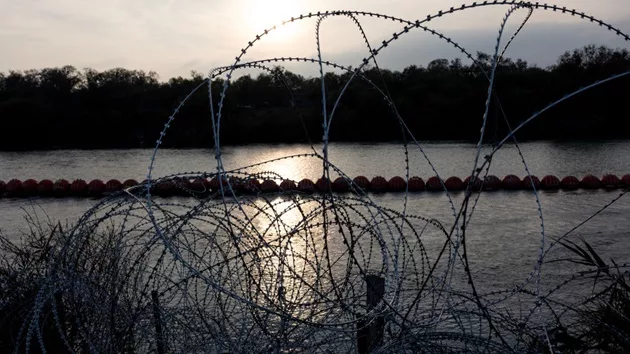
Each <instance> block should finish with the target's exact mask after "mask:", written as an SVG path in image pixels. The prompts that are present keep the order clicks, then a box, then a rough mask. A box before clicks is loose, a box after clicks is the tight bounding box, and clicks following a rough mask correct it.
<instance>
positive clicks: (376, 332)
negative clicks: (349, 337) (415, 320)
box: [357, 275, 385, 354]
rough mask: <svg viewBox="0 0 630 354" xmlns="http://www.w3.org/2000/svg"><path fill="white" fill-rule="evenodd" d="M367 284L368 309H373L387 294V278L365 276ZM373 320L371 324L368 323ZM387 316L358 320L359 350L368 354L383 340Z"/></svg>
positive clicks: (362, 353) (363, 353)
mask: <svg viewBox="0 0 630 354" xmlns="http://www.w3.org/2000/svg"><path fill="white" fill-rule="evenodd" d="M365 282H366V285H367V310H368V311H371V310H373V309H374V308H375V307H376V306H377V305H378V303H379V302H380V301H381V300H383V296H385V279H384V278H382V277H379V276H377V275H368V276H366V277H365ZM370 320H371V322H372V323H371V324H370V325H369V326H368V323H369V322H370ZM384 329H385V317H384V316H383V315H379V316H378V317H376V318H372V319H370V318H362V319H359V321H358V322H357V351H358V352H359V354H368V353H370V352H371V351H372V350H374V349H375V348H376V347H378V346H379V345H381V343H382V342H383V332H384Z"/></svg>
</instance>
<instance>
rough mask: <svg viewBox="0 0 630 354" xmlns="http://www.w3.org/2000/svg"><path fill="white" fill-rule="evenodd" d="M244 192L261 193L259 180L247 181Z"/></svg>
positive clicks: (251, 179)
mask: <svg viewBox="0 0 630 354" xmlns="http://www.w3.org/2000/svg"><path fill="white" fill-rule="evenodd" d="M243 190H245V191H246V192H250V193H258V192H259V191H260V181H259V180H258V179H257V178H250V179H247V180H245V183H244V187H243Z"/></svg>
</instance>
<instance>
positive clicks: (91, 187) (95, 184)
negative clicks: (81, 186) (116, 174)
mask: <svg viewBox="0 0 630 354" xmlns="http://www.w3.org/2000/svg"><path fill="white" fill-rule="evenodd" d="M87 190H88V194H89V195H91V196H94V197H97V196H100V195H101V194H103V192H105V183H103V181H101V180H100V179H94V180H92V181H90V183H88V186H87Z"/></svg>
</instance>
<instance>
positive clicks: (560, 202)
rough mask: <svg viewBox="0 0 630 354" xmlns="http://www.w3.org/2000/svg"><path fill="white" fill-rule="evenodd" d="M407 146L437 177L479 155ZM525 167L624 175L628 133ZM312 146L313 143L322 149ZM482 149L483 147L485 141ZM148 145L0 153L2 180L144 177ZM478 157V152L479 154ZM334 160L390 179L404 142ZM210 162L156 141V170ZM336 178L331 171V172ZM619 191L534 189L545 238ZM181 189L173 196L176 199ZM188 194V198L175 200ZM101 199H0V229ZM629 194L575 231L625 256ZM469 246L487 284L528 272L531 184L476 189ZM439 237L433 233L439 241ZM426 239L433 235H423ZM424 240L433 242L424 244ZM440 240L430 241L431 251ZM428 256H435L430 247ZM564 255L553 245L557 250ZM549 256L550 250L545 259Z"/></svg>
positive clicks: (305, 160)
mask: <svg viewBox="0 0 630 354" xmlns="http://www.w3.org/2000/svg"><path fill="white" fill-rule="evenodd" d="M421 147H422V151H421V150H420V148H419V147H417V146H409V164H410V168H409V169H410V171H409V173H410V175H418V176H421V177H423V178H424V179H425V180H426V179H427V178H428V177H430V176H432V175H434V174H435V173H434V172H432V167H431V166H430V165H429V163H428V162H427V160H426V159H425V157H424V155H423V152H424V154H426V156H427V157H428V158H429V160H430V161H431V163H432V164H433V167H434V168H435V170H436V171H437V172H438V173H439V175H440V176H442V177H443V178H446V177H449V176H453V175H454V176H459V177H461V178H463V177H465V176H467V175H468V174H469V173H470V171H471V170H472V162H473V159H474V156H475V152H476V149H475V146H474V145H473V144H466V143H458V142H442V143H425V144H422V145H421ZM520 147H521V149H522V154H523V157H524V159H525V161H527V165H528V168H529V171H530V172H531V173H532V174H534V175H538V176H540V177H542V176H543V175H546V174H554V175H557V176H559V177H563V176H565V175H575V176H578V178H579V177H581V176H583V175H585V174H588V173H591V174H594V175H597V176H602V175H603V174H605V173H615V174H617V175H623V174H625V173H630V153H628V152H630V141H612V142H610V141H609V142H588V143H586V142H573V143H566V142H527V143H522V144H521V145H520ZM319 149H320V147H318V146H316V147H315V150H317V151H318V152H320V151H319ZM483 150H484V151H483V153H482V158H483V155H484V154H486V153H487V152H488V151H489V147H484V149H483ZM312 151H313V150H312V149H311V147H310V146H308V145H250V146H230V147H225V148H223V149H222V157H223V163H224V165H225V168H226V169H228V170H229V169H233V168H239V167H243V166H248V165H251V164H254V163H258V162H264V161H268V160H273V159H277V158H281V157H283V156H289V155H298V154H309V153H311V152H312ZM151 155H152V150H150V149H141V150H97V151H87V150H60V151H35V152H0V166H1V168H0V180H4V181H8V180H9V179H11V178H20V179H22V180H24V179H26V178H35V179H43V178H50V179H58V178H66V179H68V180H72V179H74V178H82V179H86V180H89V179H92V178H99V179H102V180H107V179H110V178H117V179H120V180H123V179H127V178H135V179H139V180H141V179H144V178H145V176H146V171H147V166H148V165H149V162H150V160H151ZM482 160H483V159H482ZM330 161H331V162H332V163H333V164H335V166H337V167H338V168H339V169H341V170H342V171H343V172H344V173H346V174H347V175H348V176H350V177H354V176H357V175H365V176H368V177H369V178H371V177H373V176H376V175H382V176H384V177H386V178H391V177H392V176H395V175H401V176H404V175H405V173H406V169H405V150H404V147H403V145H402V144H393V143H392V144H331V146H330ZM215 170H216V161H215V157H214V151H213V150H212V149H190V150H160V151H159V152H158V154H157V158H156V160H155V164H154V173H153V176H154V177H160V176H165V175H169V174H174V173H181V172H191V171H210V172H212V171H215ZM249 171H251V172H256V171H273V172H277V173H279V174H280V175H282V176H283V177H285V178H290V179H293V180H300V179H302V178H311V179H317V178H318V177H320V176H321V174H322V161H321V160H320V159H318V158H314V157H295V158H289V159H283V160H280V161H276V162H273V163H269V164H263V165H260V166H256V167H253V168H250V169H249ZM490 173H491V174H494V175H497V176H499V177H502V176H504V175H506V174H516V175H519V176H522V175H524V174H525V169H524V166H523V163H522V161H521V158H520V156H519V154H518V151H517V149H516V147H515V146H512V145H508V146H505V147H504V148H502V149H501V150H500V151H499V152H498V153H497V154H496V155H495V156H494V158H493V159H492V164H491V169H490ZM332 177H333V178H334V177H335V176H332ZM621 192H622V190H615V191H606V190H595V191H590V190H577V191H556V192H546V191H542V192H540V193H539V198H540V202H541V206H542V212H543V220H544V231H545V236H546V237H547V238H546V242H547V243H546V245H547V246H548V244H549V240H550V239H549V237H559V236H561V235H563V234H564V233H566V232H567V231H569V230H570V229H571V228H573V227H574V226H575V225H577V224H579V223H580V222H582V221H584V220H586V219H587V218H589V217H590V216H592V215H593V214H595V213H597V212H598V211H600V209H602V207H603V206H605V205H606V204H608V203H610V202H611V201H612V200H613V199H614V198H616V197H618V196H619V195H620V193H621ZM369 197H370V198H371V199H372V201H373V202H374V203H376V204H378V205H381V206H385V207H388V208H392V209H394V210H402V209H403V207H404V205H405V200H404V198H403V195H402V194H396V193H385V194H372V195H370V196H369ZM451 197H452V200H453V205H454V206H455V208H459V203H460V202H461V201H462V199H463V194H462V193H454V194H453V195H452V196H451ZM177 199H178V198H172V200H177ZM181 202H182V203H186V201H185V200H183V199H182V200H181ZM97 203H98V200H93V199H75V198H67V199H54V198H35V199H30V200H27V199H10V198H3V199H0V229H1V230H2V232H3V233H4V234H5V235H8V236H9V237H10V238H13V239H17V238H19V237H20V234H21V233H22V232H25V231H26V230H27V229H28V227H27V223H26V222H25V219H24V217H25V215H27V213H28V214H30V215H37V216H38V217H40V218H44V217H47V218H50V219H51V220H52V221H54V222H56V221H61V222H69V223H72V222H73V221H75V220H77V218H78V217H79V216H81V215H82V214H83V213H84V212H85V211H86V210H88V209H89V208H90V207H91V206H93V205H95V204H97ZM406 208H407V209H406V210H407V212H408V213H411V214H415V215H420V216H423V217H428V218H435V219H437V220H439V221H440V222H441V223H442V224H443V225H444V226H445V227H446V228H447V229H448V228H449V227H450V226H452V225H453V222H454V218H453V211H452V208H451V204H450V202H449V199H448V198H447V196H446V195H445V194H444V193H429V192H423V193H417V194H411V195H409V198H408V199H407V201H406ZM628 215H630V198H628V197H625V196H624V197H621V198H620V199H619V200H618V201H616V202H615V203H614V204H612V205H611V206H610V207H608V208H606V209H605V210H604V211H602V212H600V213H599V214H598V215H597V216H596V217H594V218H593V219H592V220H590V221H589V222H587V223H586V224H584V225H583V226H582V227H580V228H579V229H577V230H576V231H575V232H574V233H573V234H572V236H571V239H573V240H577V239H578V238H584V239H586V240H587V241H588V242H590V243H591V244H592V245H593V246H594V247H595V249H596V250H597V251H598V252H599V253H600V254H601V255H603V256H604V257H605V259H610V258H613V259H615V260H616V261H617V262H618V263H624V262H627V261H629V258H630V257H629V255H628V253H627V250H628V249H629V247H630V234H629V232H630V231H629V230H630V227H629V226H630V221H629V219H628ZM468 230H469V233H468V235H469V236H468V237H469V243H468V247H469V254H470V261H471V264H473V265H475V274H477V275H479V276H480V278H481V279H484V280H483V282H484V283H485V285H487V286H488V289H491V288H495V287H501V288H505V287H510V286H512V285H513V284H514V283H517V282H519V281H521V280H523V279H525V278H526V277H527V276H528V274H529V273H530V272H531V271H532V269H533V267H534V265H535V262H536V259H537V257H538V252H539V248H540V245H541V232H542V230H543V229H542V227H541V220H540V218H539V214H538V211H537V203H536V198H535V196H534V194H533V193H532V192H529V191H516V192H509V191H497V192H486V193H483V194H482V195H481V198H480V199H479V202H478V204H477V206H476V209H475V213H474V215H473V217H472V219H471V224H470V226H469V228H468ZM442 241H443V240H439V242H437V241H436V245H439V244H441V242H442ZM427 244H429V245H430V244H431V240H427ZM429 248H430V247H429ZM437 249H438V248H437V247H436V248H435V249H434V250H433V251H434V252H437ZM429 256H432V255H429ZM562 256H566V253H562V251H558V253H557V255H556V256H555V257H556V258H559V257H562ZM553 257H554V254H553V253H551V256H550V259H551V258H553ZM574 270H575V269H574V268H573V267H572V266H567V267H556V266H550V267H546V268H545V267H543V272H544V273H545V274H546V275H547V279H550V280H554V281H558V280H560V279H562V277H566V276H567V275H568V274H571V273H572V272H573V271H574Z"/></svg>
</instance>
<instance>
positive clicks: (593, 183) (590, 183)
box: [580, 175, 602, 189]
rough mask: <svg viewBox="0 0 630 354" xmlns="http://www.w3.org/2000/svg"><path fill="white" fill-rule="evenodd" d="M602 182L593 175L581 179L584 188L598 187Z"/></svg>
mask: <svg viewBox="0 0 630 354" xmlns="http://www.w3.org/2000/svg"><path fill="white" fill-rule="evenodd" d="M601 184H602V183H601V182H600V180H599V178H597V177H595V176H593V175H586V176H584V177H583V178H582V180H581V181H580V186H581V187H582V188H584V189H597V188H599V187H600V186H601Z"/></svg>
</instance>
